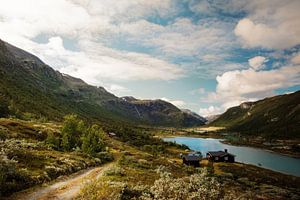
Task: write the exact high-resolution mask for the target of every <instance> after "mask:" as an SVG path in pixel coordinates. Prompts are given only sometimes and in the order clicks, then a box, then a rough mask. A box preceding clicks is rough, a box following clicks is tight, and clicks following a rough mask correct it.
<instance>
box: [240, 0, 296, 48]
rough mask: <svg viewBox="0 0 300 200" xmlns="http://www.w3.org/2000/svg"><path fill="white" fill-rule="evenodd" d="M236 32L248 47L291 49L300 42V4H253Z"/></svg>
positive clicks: (272, 2) (289, 2)
mask: <svg viewBox="0 0 300 200" xmlns="http://www.w3.org/2000/svg"><path fill="white" fill-rule="evenodd" d="M243 8H244V10H247V12H248V13H249V16H248V17H247V18H244V19H241V20H240V21H239V22H238V23H237V25H236V28H235V30H234V32H235V34H236V35H237V36H239V37H240V38H241V40H242V43H243V44H244V46H246V47H262V48H269V49H287V48H291V47H294V46H296V45H298V44H299V43H300V21H299V18H300V12H299V8H300V1H297V0H291V1H278V0H275V1H256V0H254V1H251V2H249V4H245V5H244V7H243Z"/></svg>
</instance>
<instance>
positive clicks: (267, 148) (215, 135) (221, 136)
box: [154, 132, 300, 159]
mask: <svg viewBox="0 0 300 200" xmlns="http://www.w3.org/2000/svg"><path fill="white" fill-rule="evenodd" d="M226 135H228V134H226ZM226 135H224V134H222V133H215V132H207V133H201V134H194V133H193V134H185V133H181V134H166V135H164V134H159V135H155V136H154V137H157V138H160V139H162V138H175V137H194V138H213V139H224V140H222V141H220V142H221V143H223V144H227V145H232V146H241V147H251V148H259V149H261V150H265V151H269V152H271V153H277V154H280V155H283V156H288V157H292V158H295V159H300V152H299V153H298V152H287V151H284V150H282V149H276V150H275V149H270V146H266V145H263V144H253V143H248V144H245V143H242V142H231V141H230V140H229V139H226ZM261 142H263V140H262V141H261Z"/></svg>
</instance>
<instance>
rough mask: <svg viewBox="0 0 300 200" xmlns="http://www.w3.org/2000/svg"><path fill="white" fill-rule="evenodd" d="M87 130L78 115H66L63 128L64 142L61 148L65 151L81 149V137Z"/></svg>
mask: <svg viewBox="0 0 300 200" xmlns="http://www.w3.org/2000/svg"><path fill="white" fill-rule="evenodd" d="M84 130H85V124H84V122H83V121H82V120H80V119H78V117H77V115H66V116H65V117H64V123H63V127H62V129H61V133H62V142H61V146H62V148H63V149H64V150H65V151H70V150H72V149H73V148H76V147H80V145H81V140H80V137H81V135H82V134H83V132H84Z"/></svg>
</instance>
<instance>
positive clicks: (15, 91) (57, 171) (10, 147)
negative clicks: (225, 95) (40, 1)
mask: <svg viewBox="0 0 300 200" xmlns="http://www.w3.org/2000/svg"><path fill="white" fill-rule="evenodd" d="M0 75H1V79H0V103H1V104H0V149H1V151H0V153H1V154H0V156H1V157H0V164H1V165H0V186H1V191H0V195H1V198H3V199H12V200H16V199H57V198H61V199H89V200H93V199H95V200H96V199H108V200H109V199H111V200H115V199H141V200H150V199H171V198H173V197H174V196H175V197H177V199H192V198H193V197H195V196H196V197H199V196H201V197H204V199H299V198H300V188H299V185H300V178H299V176H298V174H297V173H290V174H292V175H287V174H284V172H286V171H284V170H277V169H275V168H271V167H269V169H264V168H261V167H259V166H256V165H257V164H258V163H257V162H259V163H260V164H262V165H263V167H264V166H266V168H268V166H267V164H265V163H263V162H262V161H261V160H254V161H253V162H244V161H245V160H242V159H240V157H239V158H238V160H237V162H235V163H217V162H211V161H208V160H207V158H205V152H203V153H202V154H203V155H204V158H203V159H202V160H201V162H200V167H199V168H194V167H192V166H187V165H184V164H183V160H182V159H181V157H180V154H183V153H186V152H191V151H193V150H199V149H194V148H192V147H189V146H188V145H184V144H183V145H181V144H177V143H174V142H166V141H163V140H162V138H166V137H168V136H172V137H178V136H192V137H199V138H215V139H219V138H222V139H225V140H224V141H222V142H223V143H225V144H226V143H227V144H232V145H242V146H254V147H259V148H265V149H270V150H272V151H275V152H280V153H284V154H289V155H293V156H295V157H297V156H299V155H300V154H299V134H298V133H299V132H298V131H299V116H300V115H299V114H300V113H299V99H300V98H299V94H300V93H299V91H297V92H294V93H291V94H286V95H280V96H274V97H270V98H267V99H264V100H260V101H257V102H246V103H243V104H241V105H240V106H236V107H232V108H229V109H228V110H227V111H226V112H225V113H223V114H221V115H218V116H214V117H213V118H210V119H209V124H206V125H205V123H207V119H205V118H204V117H201V116H199V115H198V114H196V113H194V112H192V111H190V110H187V109H179V108H178V107H176V106H174V105H173V104H172V103H170V102H167V101H164V100H160V99H157V100H142V99H137V98H135V97H131V96H126V97H117V96H115V95H114V94H112V93H110V92H108V91H106V89H104V88H103V87H96V86H92V85H88V84H87V83H85V82H84V81H82V80H81V79H78V78H75V77H72V76H69V75H67V74H62V73H60V72H58V71H55V70H54V69H52V68H51V67H50V66H48V65H46V64H45V63H43V62H42V61H41V60H40V59H39V58H37V57H36V56H34V55H32V54H30V53H28V52H26V51H23V50H21V49H19V48H17V47H14V46H12V45H10V44H8V43H6V42H4V41H0ZM274 130H275V131H274ZM196 139H197V138H196ZM197 144H199V142H198V143H197ZM204 145H208V142H204ZM218 145H219V146H214V148H219V147H220V148H221V146H222V144H221V143H220V144H219V143H218ZM220 145H221V146H220ZM223 145H224V144H223ZM245 149H247V148H245ZM210 150H220V149H210ZM248 150H249V149H248ZM255 153H257V152H256V151H255V152H254V154H250V153H249V155H252V156H254V155H255ZM264 153H265V152H264ZM247 155H248V154H247V153H245V152H244V154H243V156H246V157H247ZM257 155H258V154H257ZM264 155H265V154H264ZM267 156H269V154H268V155H267ZM246 161H247V160H246ZM274 161H276V159H274ZM297 161H298V160H297ZM242 162H244V163H242ZM278 162H282V160H280V159H278ZM247 163H248V164H247ZM270 169H273V170H275V171H279V172H275V171H271V170H270ZM280 172H283V173H280ZM162 188H163V189H162Z"/></svg>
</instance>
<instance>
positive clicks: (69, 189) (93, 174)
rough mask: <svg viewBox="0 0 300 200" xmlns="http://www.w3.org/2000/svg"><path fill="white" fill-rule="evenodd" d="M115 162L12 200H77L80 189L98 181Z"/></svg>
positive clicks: (87, 170)
mask: <svg viewBox="0 0 300 200" xmlns="http://www.w3.org/2000/svg"><path fill="white" fill-rule="evenodd" d="M114 163H115V162H112V163H108V164H105V165H102V166H101V167H95V168H92V169H86V170H83V171H80V172H78V173H76V174H73V175H71V176H70V177H68V178H65V179H64V180H60V181H57V182H54V183H53V184H50V185H47V186H45V187H39V188H36V189H34V190H28V191H24V192H21V193H18V194H16V195H13V196H12V197H11V198H10V200H17V199H22V200H46V199H51V200H53V199H55V200H69V199H75V197H76V196H77V195H78V194H79V192H80V189H81V188H82V187H83V185H84V183H85V182H86V181H87V180H92V179H96V178H98V177H100V176H102V175H103V172H104V171H105V170H106V169H108V168H110V167H111V166H112V165H113V164H114Z"/></svg>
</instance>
